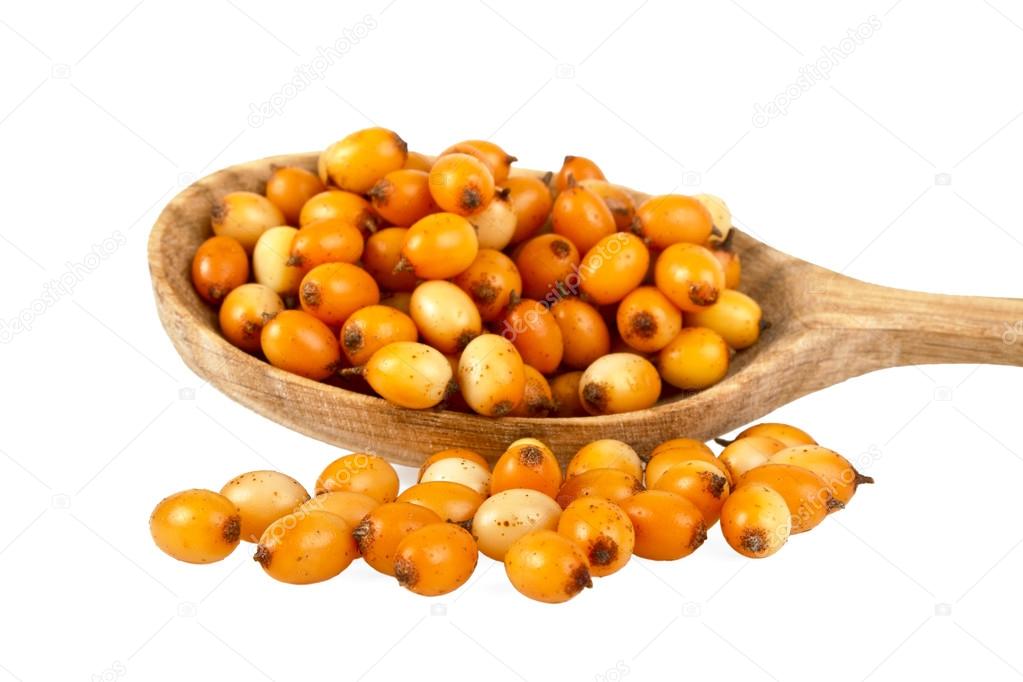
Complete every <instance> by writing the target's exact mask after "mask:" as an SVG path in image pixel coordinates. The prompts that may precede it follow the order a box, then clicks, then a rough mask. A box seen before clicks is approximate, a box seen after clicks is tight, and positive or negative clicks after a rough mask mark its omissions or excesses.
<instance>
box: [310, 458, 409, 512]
mask: <svg viewBox="0 0 1023 682" xmlns="http://www.w3.org/2000/svg"><path fill="white" fill-rule="evenodd" d="M338 490H349V491H351V492H354V493H362V494H364V495H369V496H370V497H372V498H373V499H375V500H379V501H380V502H393V501H394V499H395V498H396V497H397V496H398V474H397V473H395V471H394V467H392V466H391V465H390V463H389V462H388V461H387V460H386V459H384V458H383V457H378V456H377V455H371V454H368V453H365V452H353V453H352V454H350V455H344V456H343V457H339V458H337V459H335V460H334V461H333V462H331V463H330V464H328V465H327V468H326V469H324V470H323V472H322V473H321V474H320V477H319V478H317V479H316V494H317V495H321V494H323V493H331V492H335V491H338Z"/></svg>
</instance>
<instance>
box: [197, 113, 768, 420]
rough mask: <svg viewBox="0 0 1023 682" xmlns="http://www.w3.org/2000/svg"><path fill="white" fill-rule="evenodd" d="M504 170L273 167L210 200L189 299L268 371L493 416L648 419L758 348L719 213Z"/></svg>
mask: <svg viewBox="0 0 1023 682" xmlns="http://www.w3.org/2000/svg"><path fill="white" fill-rule="evenodd" d="M513 161H515V158H514V157H512V156H510V155H508V154H506V153H505V152H504V151H503V150H502V149H501V148H500V147H498V146H497V145H495V144H494V143H492V142H488V141H484V140H469V141H466V142H461V143H458V144H456V145H453V146H452V147H450V148H448V149H446V150H444V151H443V152H442V153H441V154H440V155H438V156H437V157H435V158H430V157H426V156H423V155H422V154H417V153H415V152H409V151H408V149H407V145H406V144H405V142H404V141H403V140H402V139H401V138H400V137H398V135H396V134H395V133H394V132H392V131H389V130H385V129H383V128H369V129H366V130H361V131H358V132H355V133H353V134H351V135H349V136H348V137H345V138H344V139H342V140H340V141H339V142H337V143H335V144H333V145H331V146H330V147H329V148H327V149H326V150H325V151H324V152H323V153H322V154H321V155H320V157H319V163H318V173H314V172H312V171H310V170H307V169H304V168H300V167H290V166H289V167H282V168H276V169H275V170H274V171H273V174H272V175H271V176H270V178H269V179H268V181H267V183H266V188H265V192H264V193H263V194H258V193H255V192H245V191H237V192H230V193H228V194H226V195H224V196H222V197H220V198H219V199H218V200H217V201H216V203H215V205H214V206H213V209H212V214H211V225H212V230H213V233H214V236H212V237H211V238H209V239H208V240H207V241H205V242H203V243H202V245H200V246H199V248H198V250H197V251H196V253H195V255H194V259H193V263H192V281H193V283H194V285H195V289H196V291H197V293H198V294H199V296H200V297H201V298H202V299H204V300H205V301H206V302H208V303H209V304H211V305H213V306H218V307H219V321H220V328H221V331H222V333H223V335H224V337H225V338H226V339H227V340H228V341H230V342H231V343H232V344H234V345H235V346H237V347H238V348H241V349H242V350H245V351H247V352H249V353H253V354H256V355H260V356H262V357H263V358H265V359H266V360H267V361H268V362H269V363H270V364H272V365H274V366H275V367H278V368H281V369H284V370H287V371H289V372H293V373H295V374H298V375H301V376H303V377H306V378H309V379H313V380H316V381H328V382H331V383H335V384H337V385H339V386H343V387H345V388H348V389H351V390H358V391H369V390H372V391H373V392H375V393H376V394H378V395H380V396H382V397H384V398H386V399H387V400H389V401H391V402H392V403H394V404H396V405H400V406H403V407H408V408H419V409H422V408H430V407H435V406H438V405H440V406H446V407H448V408H450V409H457V410H464V411H473V412H476V413H478V414H482V415H487V416H493V417H502V416H509V415H511V416H524V417H544V416H548V415H557V416H583V415H586V414H612V413H618V412H626V411H630V410H639V409H644V408H647V407H650V406H651V405H653V404H654V403H656V402H657V401H658V400H659V399H660V398H661V397H662V394H665V395H666V394H667V393H668V392H670V391H677V390H684V391H691V390H699V389H702V388H706V387H708V386H711V385H713V384H714V383H717V382H718V381H720V380H721V379H722V378H723V377H724V376H725V375H726V373H727V372H728V366H729V362H730V358H731V355H732V353H733V352H735V351H737V350H741V349H744V348H747V347H749V346H751V345H753V344H754V343H756V341H757V339H758V337H759V335H760V331H761V311H760V307H759V306H758V305H757V303H756V301H754V300H753V299H752V298H750V297H749V296H747V295H745V294H743V293H741V292H740V291H738V286H739V280H740V274H741V265H740V260H739V257H738V255H737V254H735V253H733V252H732V250H731V248H730V243H731V242H730V239H729V238H730V236H731V235H732V228H731V215H730V213H729V211H728V208H727V207H726V206H725V204H724V202H723V201H721V200H720V199H718V198H716V197H714V196H711V195H700V196H682V195H675V194H669V195H663V196H656V197H651V198H649V199H647V200H646V201H643V202H642V203H641V204H640V205H638V206H637V205H636V202H635V200H634V198H633V195H632V194H631V193H629V192H628V191H626V190H624V189H622V188H620V187H618V186H615V185H612V184H610V183H608V182H607V181H606V180H605V178H604V174H603V172H602V171H601V170H600V168H598V167H597V165H596V164H594V163H593V162H592V161H590V160H588V159H585V158H582V157H578V156H568V157H565V161H564V164H563V166H562V168H561V170H560V171H559V172H558V173H557V174H556V175H555V174H553V173H548V174H546V175H538V174H530V173H528V172H519V171H516V172H514V173H512V172H511V169H510V166H511V164H512V162H513ZM250 280H251V281H250ZM408 368H413V369H414V370H415V371H412V372H409V371H406V370H408ZM662 382H663V383H666V384H668V385H669V387H670V388H665V387H664V386H663V384H662Z"/></svg>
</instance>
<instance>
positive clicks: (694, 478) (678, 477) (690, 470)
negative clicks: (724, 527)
mask: <svg viewBox="0 0 1023 682" xmlns="http://www.w3.org/2000/svg"><path fill="white" fill-rule="evenodd" d="M654 489H655V490H667V491H668V492H670V493H675V494H677V495H681V496H682V497H684V498H686V499H687V500H689V501H690V502H692V503H693V504H695V505H696V508H697V509H699V510H700V513H702V514H703V520H704V522H705V523H706V524H707V527H708V528H709V527H710V526H713V525H714V524H715V523H717V520H718V518H719V517H720V516H721V505H723V504H724V503H725V500H727V499H728V493H729V492H730V487H729V485H728V479H727V478H726V477H725V475H724V474H723V473H721V470H720V469H718V468H717V467H716V466H714V465H713V464H711V463H710V462H701V461H699V460H690V461H688V462H683V463H681V464H676V465H675V466H673V467H671V468H670V469H668V470H667V471H665V472H664V473H663V474H662V475H661V476H660V478H658V479H657V483H655V484H654Z"/></svg>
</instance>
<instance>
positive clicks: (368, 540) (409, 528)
mask: <svg viewBox="0 0 1023 682" xmlns="http://www.w3.org/2000/svg"><path fill="white" fill-rule="evenodd" d="M440 522H441V518H440V517H439V516H437V514H435V513H434V512H433V511H432V510H430V509H427V508H426V507H423V506H420V505H418V504H411V503H409V502H404V501H401V500H399V501H397V502H388V503H386V504H382V505H380V506H379V507H377V508H376V509H374V510H373V511H371V512H370V513H368V514H366V516H365V517H363V519H362V521H360V522H359V525H358V526H356V527H355V529H354V530H353V531H352V535H353V537H354V538H355V542H356V543H357V545H358V547H359V553H360V554H362V558H364V559H365V560H366V563H367V564H369V565H370V566H371V567H372V568H374V569H375V570H377V571H380V572H381V573H384V574H386V575H394V557H395V554H396V552H397V550H398V545H400V544H401V541H402V540H404V539H405V537H407V536H408V534H409V533H411V532H413V531H415V530H418V529H420V528H424V527H426V526H428V525H430V524H431V523H440Z"/></svg>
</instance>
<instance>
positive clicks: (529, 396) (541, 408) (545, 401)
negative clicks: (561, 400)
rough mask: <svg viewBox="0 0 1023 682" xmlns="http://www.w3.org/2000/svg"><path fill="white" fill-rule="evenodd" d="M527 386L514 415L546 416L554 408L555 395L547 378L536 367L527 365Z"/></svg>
mask: <svg viewBox="0 0 1023 682" xmlns="http://www.w3.org/2000/svg"><path fill="white" fill-rule="evenodd" d="M522 369H523V370H525V373H526V387H525V390H524V391H523V393H522V400H521V401H519V404H518V405H516V406H515V409H513V410H512V411H511V416H512V417H546V416H547V415H548V414H550V412H551V410H553V409H554V395H553V394H552V393H551V385H550V384H549V383H548V382H547V378H546V377H544V375H543V374H540V372H538V371H537V370H536V369H535V368H533V367H531V366H529V365H525V366H523V368H522Z"/></svg>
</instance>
